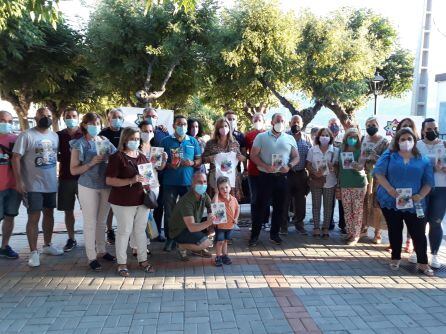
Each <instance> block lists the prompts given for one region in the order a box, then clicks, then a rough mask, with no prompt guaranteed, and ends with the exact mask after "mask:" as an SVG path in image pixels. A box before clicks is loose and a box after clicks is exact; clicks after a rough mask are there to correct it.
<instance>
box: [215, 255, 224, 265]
mask: <svg viewBox="0 0 446 334" xmlns="http://www.w3.org/2000/svg"><path fill="white" fill-rule="evenodd" d="M222 265H223V260H222V258H221V256H216V257H215V266H216V267H221V266H222Z"/></svg>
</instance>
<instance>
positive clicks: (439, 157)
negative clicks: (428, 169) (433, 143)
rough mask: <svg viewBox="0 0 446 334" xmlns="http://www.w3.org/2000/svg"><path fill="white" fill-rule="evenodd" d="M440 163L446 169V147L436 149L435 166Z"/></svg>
mask: <svg viewBox="0 0 446 334" xmlns="http://www.w3.org/2000/svg"><path fill="white" fill-rule="evenodd" d="M438 162H439V163H440V165H441V167H446V148H444V147H438V148H436V149H435V164H437V163H438ZM434 167H435V166H434Z"/></svg>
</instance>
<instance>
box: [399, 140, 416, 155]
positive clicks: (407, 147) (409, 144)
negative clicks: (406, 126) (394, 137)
mask: <svg viewBox="0 0 446 334" xmlns="http://www.w3.org/2000/svg"><path fill="white" fill-rule="evenodd" d="M414 146H415V143H414V142H413V141H412V140H411V141H409V140H406V141H403V142H401V143H400V150H401V151H403V152H409V151H412V149H413V147H414Z"/></svg>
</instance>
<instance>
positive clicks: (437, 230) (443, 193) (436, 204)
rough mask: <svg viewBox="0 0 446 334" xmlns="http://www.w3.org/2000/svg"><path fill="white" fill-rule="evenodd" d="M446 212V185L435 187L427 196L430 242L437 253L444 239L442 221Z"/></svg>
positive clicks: (433, 251) (433, 252) (432, 250)
mask: <svg viewBox="0 0 446 334" xmlns="http://www.w3.org/2000/svg"><path fill="white" fill-rule="evenodd" d="M445 213H446V187H441V188H434V189H432V192H431V193H430V195H429V196H428V197H427V221H428V223H429V244H430V247H431V253H432V254H433V255H436V254H437V253H438V250H439V249H440V246H441V241H442V240H443V228H442V226H441V221H442V220H443V217H444V215H445Z"/></svg>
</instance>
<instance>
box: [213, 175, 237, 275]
mask: <svg viewBox="0 0 446 334" xmlns="http://www.w3.org/2000/svg"><path fill="white" fill-rule="evenodd" d="M217 189H218V193H217V194H215V196H214V200H213V201H214V202H215V203H217V202H223V203H225V208H226V218H227V222H226V223H223V224H216V229H215V240H216V241H217V245H216V257H215V265H216V266H217V267H221V266H222V265H223V264H231V263H232V261H231V259H230V258H229V256H228V240H231V236H232V231H233V228H234V225H235V224H237V222H238V217H239V214H240V206H239V204H238V202H237V199H236V198H235V197H234V196H232V195H231V194H230V192H231V185H230V184H229V179H228V178H227V177H225V176H220V177H219V178H218V180H217Z"/></svg>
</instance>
